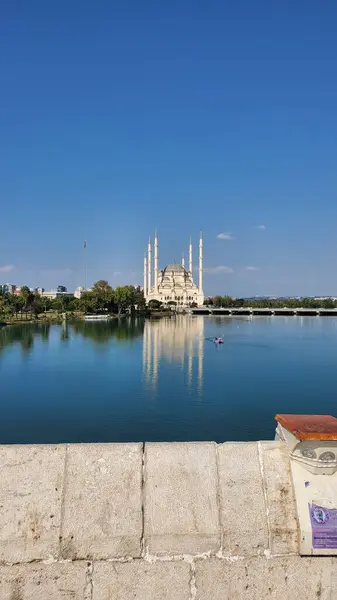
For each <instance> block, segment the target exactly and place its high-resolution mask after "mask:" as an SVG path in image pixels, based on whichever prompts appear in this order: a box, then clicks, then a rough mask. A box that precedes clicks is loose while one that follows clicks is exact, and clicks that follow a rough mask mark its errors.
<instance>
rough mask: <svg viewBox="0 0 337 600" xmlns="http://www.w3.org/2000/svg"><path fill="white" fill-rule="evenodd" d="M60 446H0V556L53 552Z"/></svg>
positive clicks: (17, 558) (13, 559)
mask: <svg viewBox="0 0 337 600" xmlns="http://www.w3.org/2000/svg"><path fill="white" fill-rule="evenodd" d="M65 451H66V449H65V446H0V470H1V485H0V561H1V562H8V563H19V562H25V561H27V562H28V561H31V560H38V559H47V558H49V557H51V556H52V557H54V558H57V556H58V547H59V533H60V531H59V530H60V518H61V498H62V490H63V476H64V462H65Z"/></svg>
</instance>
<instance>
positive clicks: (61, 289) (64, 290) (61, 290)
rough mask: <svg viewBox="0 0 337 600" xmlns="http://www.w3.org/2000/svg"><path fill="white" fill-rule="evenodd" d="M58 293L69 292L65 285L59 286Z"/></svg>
mask: <svg viewBox="0 0 337 600" xmlns="http://www.w3.org/2000/svg"><path fill="white" fill-rule="evenodd" d="M56 291H57V292H59V293H60V294H65V293H66V292H67V291H68V290H67V288H66V286H65V285H58V286H57V288H56Z"/></svg>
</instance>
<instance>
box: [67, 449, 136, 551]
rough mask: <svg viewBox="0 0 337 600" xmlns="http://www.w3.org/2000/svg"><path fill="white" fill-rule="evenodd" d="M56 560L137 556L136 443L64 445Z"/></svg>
mask: <svg viewBox="0 0 337 600" xmlns="http://www.w3.org/2000/svg"><path fill="white" fill-rule="evenodd" d="M63 512H64V515H63V522H62V525H61V536H62V539H61V556H62V558H66V559H81V558H84V559H85V558H88V559H90V558H93V559H104V558H114V557H122V556H140V551H141V547H140V546H141V537H142V444H90V445H84V444H83V445H82V444H80V445H73V446H69V447H68V456H67V461H66V479H65V498H64V509H63Z"/></svg>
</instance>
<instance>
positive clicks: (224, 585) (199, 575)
mask: <svg viewBox="0 0 337 600" xmlns="http://www.w3.org/2000/svg"><path fill="white" fill-rule="evenodd" d="M333 560H334V561H335V562H334V563H333V562H332V561H333ZM336 566H337V565H336V559H331V558H301V557H298V556H288V557H278V558H271V559H266V558H264V557H258V558H256V557H253V558H249V559H245V560H238V561H235V562H232V561H227V560H219V559H216V558H211V559H209V560H205V561H202V560H199V561H197V562H196V579H195V584H196V588H197V593H196V600H210V599H212V600H233V599H234V598H235V599H236V600H264V599H266V600H304V599H305V600H330V599H331V600H333V598H335V596H334V595H332V593H333V590H334V589H335V592H336V591H337V589H336V587H334V577H335V573H336Z"/></svg>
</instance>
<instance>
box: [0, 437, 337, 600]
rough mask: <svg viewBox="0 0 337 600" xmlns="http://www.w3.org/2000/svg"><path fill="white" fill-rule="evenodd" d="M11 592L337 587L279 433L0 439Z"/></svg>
mask: <svg viewBox="0 0 337 600" xmlns="http://www.w3.org/2000/svg"><path fill="white" fill-rule="evenodd" d="M0 466H1V483H0V561H1V566H0V600H39V599H41V600H44V599H46V600H68V599H69V600H227V599H228V600H241V599H245V600H263V599H264V598H268V599H271V600H273V599H275V600H276V599H277V600H279V599H280V600H296V599H298V600H305V599H307V600H334V599H337V558H323V557H315V558H301V557H299V556H298V539H297V536H298V530H297V521H296V512H295V503H294V497H293V491H292V484H291V476H290V469H289V459H288V455H287V452H286V449H285V447H284V446H283V445H282V444H281V443H279V442H258V443H225V444H221V445H217V444H214V443H177V444H165V443H158V444H152V443H150V444H144V445H143V444H87V445H67V446H65V445H62V446H2V447H0Z"/></svg>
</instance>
